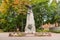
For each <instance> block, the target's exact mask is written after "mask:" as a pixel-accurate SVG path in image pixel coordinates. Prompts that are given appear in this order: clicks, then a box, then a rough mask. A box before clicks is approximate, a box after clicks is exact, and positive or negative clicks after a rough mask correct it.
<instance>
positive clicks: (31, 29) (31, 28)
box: [25, 6, 36, 33]
mask: <svg viewBox="0 0 60 40" xmlns="http://www.w3.org/2000/svg"><path fill="white" fill-rule="evenodd" d="M35 31H36V29H35V21H34V15H33V12H32V7H31V6H28V13H27V21H26V27H25V33H35Z"/></svg>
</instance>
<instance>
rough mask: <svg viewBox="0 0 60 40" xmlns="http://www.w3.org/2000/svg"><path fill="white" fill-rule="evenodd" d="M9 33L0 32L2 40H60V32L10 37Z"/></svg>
mask: <svg viewBox="0 0 60 40" xmlns="http://www.w3.org/2000/svg"><path fill="white" fill-rule="evenodd" d="M8 35H9V33H0V40H60V34H55V33H52V36H49V37H47V36H46V37H9V36H8Z"/></svg>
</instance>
